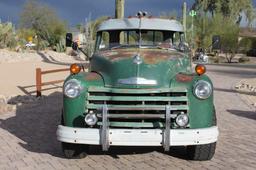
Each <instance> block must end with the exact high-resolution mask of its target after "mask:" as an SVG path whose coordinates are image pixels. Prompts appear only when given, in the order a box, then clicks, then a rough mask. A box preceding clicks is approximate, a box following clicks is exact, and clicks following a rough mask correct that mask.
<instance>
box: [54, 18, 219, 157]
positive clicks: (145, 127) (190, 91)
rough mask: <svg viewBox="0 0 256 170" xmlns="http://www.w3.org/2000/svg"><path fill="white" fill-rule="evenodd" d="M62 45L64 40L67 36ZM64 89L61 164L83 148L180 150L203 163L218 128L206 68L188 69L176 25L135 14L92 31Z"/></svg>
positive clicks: (210, 152) (59, 133)
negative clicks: (92, 39) (84, 65)
mask: <svg viewBox="0 0 256 170" xmlns="http://www.w3.org/2000/svg"><path fill="white" fill-rule="evenodd" d="M67 41H71V40H70V37H69V39H67ZM70 71H71V74H70V76H69V77H67V79H66V80H65V82H64V85H63V93H64V95H63V113H62V121H61V125H59V126H58V129H57V139H58V140H59V141H61V142H62V148H63V151H64V154H65V156H66V157H68V158H72V157H75V156H79V155H80V156H81V155H83V153H85V152H86V150H87V149H88V147H89V146H90V145H100V146H101V147H102V150H103V151H108V149H109V147H111V146H140V147H142V146H162V147H163V149H164V151H166V152H167V151H169V149H170V147H174V146H185V147H186V149H187V155H188V159H192V160H209V159H211V158H212V157H213V155H214V153H215V147H216V141H217V137H218V128H217V124H216V113H215V108H214V103H213V85H212V82H211V80H210V79H209V77H208V76H207V75H206V74H205V71H206V69H205V66H203V65H197V66H196V68H195V70H192V66H191V62H190V57H189V48H188V47H187V45H186V43H185V41H184V32H183V26H182V25H181V24H180V23H179V22H178V21H176V20H165V19H159V18H153V17H146V16H139V17H131V18H125V19H109V20H107V21H104V22H103V23H102V24H101V25H100V26H99V28H98V31H97V37H96V45H95V51H94V54H93V56H92V57H91V58H90V65H89V71H88V72H84V71H81V66H79V65H78V64H73V65H72V66H71V67H70Z"/></svg>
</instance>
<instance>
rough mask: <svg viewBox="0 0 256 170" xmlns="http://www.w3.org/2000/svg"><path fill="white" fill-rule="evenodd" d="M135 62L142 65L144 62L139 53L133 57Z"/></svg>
mask: <svg viewBox="0 0 256 170" xmlns="http://www.w3.org/2000/svg"><path fill="white" fill-rule="evenodd" d="M133 63H134V64H137V65H140V64H141V63H142V58H141V57H140V55H139V54H136V55H135V56H134V57H133Z"/></svg>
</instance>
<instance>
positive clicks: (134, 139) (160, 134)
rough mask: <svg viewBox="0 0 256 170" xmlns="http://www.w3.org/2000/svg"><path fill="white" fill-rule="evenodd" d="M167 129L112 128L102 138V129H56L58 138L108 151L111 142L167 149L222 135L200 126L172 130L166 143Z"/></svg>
mask: <svg viewBox="0 0 256 170" xmlns="http://www.w3.org/2000/svg"><path fill="white" fill-rule="evenodd" d="M164 131H165V130H164V129H111V128H110V129H108V131H107V134H105V137H102V132H101V129H96V128H73V127H67V126H62V125H59V126H58V129H57V139H58V140H59V141H61V142H66V143H77V144H88V145H102V148H103V150H107V149H108V147H109V146H110V145H113V146H163V147H164V148H165V147H166V145H167V146H186V145H202V144H209V143H213V142H216V141H217V137H218V134H219V131H218V128H217V126H212V127H209V128H200V129H170V133H169V139H168V141H169V143H168V144H166V143H165V138H166V137H165V135H164V134H165V133H164ZM103 138H104V140H103ZM104 148H105V149H104ZM165 150H166V149H165ZM167 150H168V149H167Z"/></svg>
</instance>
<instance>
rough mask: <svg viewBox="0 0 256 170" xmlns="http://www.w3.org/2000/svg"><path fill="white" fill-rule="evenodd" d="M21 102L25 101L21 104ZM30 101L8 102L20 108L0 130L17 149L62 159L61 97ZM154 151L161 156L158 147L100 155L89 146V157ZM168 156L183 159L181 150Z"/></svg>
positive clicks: (0, 122)
mask: <svg viewBox="0 0 256 170" xmlns="http://www.w3.org/2000/svg"><path fill="white" fill-rule="evenodd" d="M23 99H26V101H23V102H22V100H23ZM30 99H31V98H30V97H28V96H19V97H17V98H12V99H11V100H10V103H12V104H17V103H21V102H22V104H17V110H16V114H15V116H13V117H10V118H7V119H0V128H3V129H5V130H7V131H8V132H9V133H11V134H12V135H14V136H16V137H17V138H19V139H21V140H22V141H24V142H22V143H20V146H22V147H23V148H24V149H26V150H27V151H30V152H36V153H46V154H50V155H52V156H55V157H61V158H63V153H62V151H61V145H60V142H58V141H57V140H56V129H57V126H58V124H60V118H61V110H62V93H60V92H55V93H52V94H51V95H49V96H43V97H42V98H41V99H35V100H30ZM154 151H156V152H160V153H163V154H165V153H164V151H163V148H162V147H110V150H109V152H102V151H101V147H98V146H91V147H90V149H89V155H105V154H107V155H110V156H111V157H113V158H114V159H118V158H119V156H118V155H130V154H146V153H150V152H154ZM168 154H169V155H170V156H174V157H177V158H181V159H187V157H186V149H185V147H172V148H171V151H170V153H168Z"/></svg>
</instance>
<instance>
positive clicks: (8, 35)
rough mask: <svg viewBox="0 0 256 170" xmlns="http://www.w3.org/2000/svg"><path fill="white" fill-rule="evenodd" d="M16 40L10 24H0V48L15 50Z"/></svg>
mask: <svg viewBox="0 0 256 170" xmlns="http://www.w3.org/2000/svg"><path fill="white" fill-rule="evenodd" d="M16 45H17V39H16V35H15V31H14V27H13V25H12V23H10V22H7V23H0V48H7V47H8V48H15V46H16Z"/></svg>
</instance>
